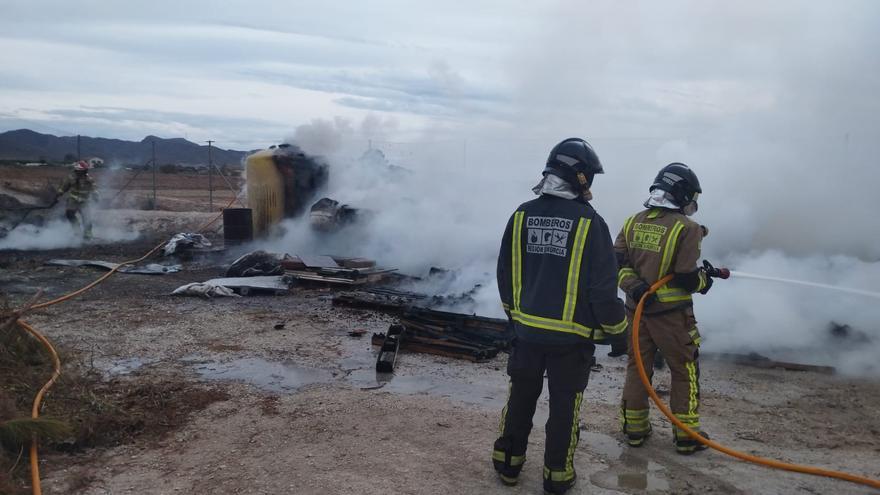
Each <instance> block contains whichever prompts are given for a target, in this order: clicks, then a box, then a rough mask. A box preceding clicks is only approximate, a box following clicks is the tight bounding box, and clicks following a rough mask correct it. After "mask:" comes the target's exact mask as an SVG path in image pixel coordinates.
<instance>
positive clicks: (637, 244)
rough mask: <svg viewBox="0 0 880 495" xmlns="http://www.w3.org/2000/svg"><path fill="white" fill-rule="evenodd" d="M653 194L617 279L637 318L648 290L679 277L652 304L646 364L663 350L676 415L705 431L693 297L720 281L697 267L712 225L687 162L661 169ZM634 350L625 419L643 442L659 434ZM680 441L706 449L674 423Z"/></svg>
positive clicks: (628, 239) (631, 223) (633, 226)
mask: <svg viewBox="0 0 880 495" xmlns="http://www.w3.org/2000/svg"><path fill="white" fill-rule="evenodd" d="M650 191H651V197H650V198H648V200H647V201H646V202H645V208H647V209H646V210H644V211H641V212H639V213H636V214H635V215H633V216H631V217H629V218H628V219H627V220H626V222H625V223H624V225H623V229H621V231H620V234H618V236H617V240H616V242H615V243H614V251H615V254H616V256H617V262H618V264H619V266H620V271H619V273H618V278H617V284H618V286H619V287H620V288H621V289H622V290H623V292H625V293H626V295H627V299H626V306H627V313H628V316H629V321H630V322H632V320H633V318H632V315H633V312H634V311H635V306H636V304H637V303H638V301H639V300H640V299H641V297H642V295H644V294H645V292H646V291H647V290H648V288H649V287H650V286H651V285H652V284H654V283H655V282H656V281H657V280H659V279H661V278H663V277H664V276H666V275H668V274H674V276H675V278H674V279H673V280H672V281H671V282H669V283H668V284H666V285H664V286H663V287H661V288H660V289H659V290H658V291H657V292H656V293H655V294H652V295H651V296H650V299H648V300H646V301H645V310H644V316H643V317H642V321H641V324H640V326H639V329H640V331H639V347H640V351H641V355H642V362H644V363H653V362H654V355H655V353H656V352H657V350H658V349H659V350H660V351H661V352H662V353H663V356H664V357H665V358H666V361H667V363H668V364H669V370H670V372H671V374H672V385H671V392H670V400H669V402H670V407H671V409H672V412H673V413H674V414H675V416H676V417H677V418H678V419H680V420H681V421H682V422H683V423H684V424H686V425H687V426H689V427H691V428H692V429H694V430H698V431H699V430H700V415H699V406H700V385H699V378H700V368H699V364H698V362H697V358H698V354H699V345H700V333H699V331H698V330H697V321H696V319H695V318H694V310H693V302H692V299H691V294H693V293H695V292H700V293H702V294H705V293H706V292H707V291H708V290H709V288H710V287H711V286H712V279H711V278H710V277H708V276H707V274H706V271H705V270H704V269H702V268H698V267H697V262H698V260H699V257H700V244H701V241H702V239H703V237H704V236H705V235H706V233H707V230H706V229H705V228H704V227H702V226H701V225H699V224H698V223H696V222H694V221H693V220H691V219H690V218H688V217H689V216H690V215H692V214H693V213H695V212H696V211H697V196H699V193H700V192H702V190H701V189H700V183H699V181H698V180H697V176H696V175H695V174H694V173H693V171H692V170H691V169H690V168H688V167H687V165H684V164H682V163H671V164H669V165H667V166H665V167H663V169H661V170H660V173H659V174H658V175H657V178H656V179H655V180H654V184H653V185H652V186H651V188H650ZM628 355H629V363H628V365H627V372H626V384H625V385H624V388H623V400H622V404H621V411H620V420H621V427H622V429H623V433H624V434H625V435H626V439H627V443H628V444H629V445H630V446H633V447H639V446H641V445H642V444H643V443H644V442H645V439H646V438H647V437H648V435H650V434H651V423H650V420H649V418H648V394H647V392H646V391H645V388H644V386H643V385H642V382H641V380H640V379H639V375H638V371H637V369H636V363H635V360H634V359H633V349H632V346H630V348H629V350H628ZM646 371H647V373H648V376H651V375H652V373H653V369H646ZM701 434H703V436H706V437H708V435H705V434H704V433H701ZM674 441H675V448H676V451H677V452H678V453H680V454H692V453H693V452H695V451H697V450H702V449H703V448H705V447H703V446H702V444H700V443H699V442H697V441H695V440H693V439H691V438H689V437H688V435H687V434H686V433H685V432H684V431H679V429H678V428H674Z"/></svg>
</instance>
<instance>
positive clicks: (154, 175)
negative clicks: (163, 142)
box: [150, 140, 157, 210]
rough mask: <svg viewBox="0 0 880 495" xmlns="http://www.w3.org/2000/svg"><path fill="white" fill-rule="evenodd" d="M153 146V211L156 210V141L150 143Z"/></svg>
mask: <svg viewBox="0 0 880 495" xmlns="http://www.w3.org/2000/svg"><path fill="white" fill-rule="evenodd" d="M150 144H152V145H153V209H154V210H155V209H156V206H157V203H156V141H155V140H153V141H151V142H150Z"/></svg>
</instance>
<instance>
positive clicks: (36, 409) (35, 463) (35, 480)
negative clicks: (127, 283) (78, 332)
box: [17, 195, 238, 495]
mask: <svg viewBox="0 0 880 495" xmlns="http://www.w3.org/2000/svg"><path fill="white" fill-rule="evenodd" d="M237 199H238V195H236V196H235V197H234V198H232V200H231V201H230V202H229V203H228V204H227V205H226V206H224V207H223V209H221V210H220V213H218V214H217V216H215V217H214V218H212V219H211V220H210V221H209V222H207V223H205V224H204V225H202V226H201V227H199V228H198V229H197V231H198V232H201V231H203V230H205V229H207V228H208V227H210V226H211V225H213V224H214V222H216V221H217V220H219V219H220V217H222V216H223V210H225V209H227V208H229V207H230V206H232V203H234V202H235V201H236V200H237ZM164 245H165V241H162V242H160V243H159V244H157V245H156V247H154V248H153V249H150V250H149V251H148V252H147V254H145V255H143V256H141V257H140V258H138V259H135V260H129V261H123V262H122V263H120V264H119V265H118V266H117V267H115V268H113V269H112V270H110V271H109V272H107V273H105V274H104V275H102V276H100V277H98V278H97V279H96V280H95V281H94V282H92V283H90V284H88V285H86V286H85V287H83V288H81V289H78V290H75V291H73V292H71V293H69V294H65V295H63V296H61V297H58V298H56V299H52V300H50V301H46V302H42V303H40V304H35V305H33V306H31V308H30V309H41V308H46V307H48V306H52V305H55V304H59V303H62V302H64V301H67V300H69V299H73V298H74V297H76V296H78V295H80V294H82V293H84V292H86V291H88V290H89V289H91V288H93V287H95V286H96V285H98V284H100V283H101V282H103V281H105V280H107V279H108V278H110V276H112V275H113V274H114V273H116V272H117V271H118V270H119V269H120V268H121V267H122V266H124V265H129V264H134V263H140V262H141V261H143V260H145V259H147V258H149V257H150V256H151V255H152V254H153V253H155V252H156V251H158V250H159V249H161V248H162V246H164ZM17 323H18V326H20V327H21V328H23V329H24V330H25V331H27V332H28V333H29V334H31V335H33V336H34V338H36V339H37V340H39V341H40V343H42V344H43V347H45V348H46V350H47V351H48V353H49V355H50V356H51V357H52V366H53V372H52V377H51V378H50V379H49V381H47V382H46V383H45V384H44V385H43V387H42V388H41V389H40V391H39V392H37V395H36V397H34V404H33V407H32V408H31V418H33V419H37V418H38V417H39V416H40V405H41V403H42V401H43V396H45V395H46V392H48V391H49V388H50V387H51V386H52V385H53V384H54V383H55V381H56V380H58V377H59V376H61V360H60V359H59V358H58V353H57V352H55V348H54V347H53V346H52V343H51V342H49V339H47V338H46V337H44V336H43V335H42V334H40V332H38V331H37V330H36V329H35V328H34V327H32V326H31V325H30V324H28V323H27V322H26V321H24V320H18V322H17ZM37 454H38V453H37V439H36V437H35V438H34V439H33V440H31V448H30V466H31V490H32V493H33V495H42V493H43V489H42V486H41V484H40V464H39V458H38V455H37Z"/></svg>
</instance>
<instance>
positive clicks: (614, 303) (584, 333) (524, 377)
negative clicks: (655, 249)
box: [492, 138, 627, 494]
mask: <svg viewBox="0 0 880 495" xmlns="http://www.w3.org/2000/svg"><path fill="white" fill-rule="evenodd" d="M601 173H603V169H602V164H601V163H600V161H599V158H598V156H596V153H595V152H594V151H593V149H592V147H590V145H589V144H588V143H587V142H586V141H584V140H582V139H577V138H570V139H566V140H564V141H562V142H561V143H559V144H558V145H556V146H555V147H554V148H553V150H551V152H550V157H549V158H548V159H547V166H546V168H545V169H544V172H543V175H544V177H543V179H542V180H541V182H540V183H539V184H538V185H537V186H535V188H534V189H533V191H534V192H535V193H536V194H538V195H539V197H538V198H537V199H534V200H532V201H529V202H526V203H523V204H522V205H520V206H519V208H517V209H516V211H515V212H514V213H513V215H512V216H511V218H510V220H509V221H508V223H507V228H506V229H505V231H504V237H503V239H502V242H501V251H500V253H499V256H498V288H499V292H500V295H501V301H502V304H503V305H504V310H505V312H506V313H507V315H508V317H509V319H510V321H511V324H512V326H513V328H514V332H515V340H514V346H513V349H512V351H511V354H510V358H509V360H508V366H507V373H508V375H510V396H509V398H508V401H507V405H506V406H505V407H504V410H503V411H502V417H501V433H500V437H499V438H498V440H497V441H496V442H495V446H494V451H493V455H492V459H493V464H494V466H495V470H496V471H497V472H498V474H499V476H500V478H501V481H502V482H504V483H505V484H508V485H513V484H515V483H516V481H517V477H518V475H519V473H520V470H521V469H522V467H523V464H524V463H525V454H526V446H527V444H528V436H529V432H530V431H531V428H532V416H533V415H534V413H535V406H536V402H537V400H538V397H539V396H540V394H541V390H542V387H543V383H544V374H545V372H546V374H547V378H548V388H549V391H550V417H549V419H548V420H547V427H546V431H547V441H546V446H545V452H544V490H545V491H546V492H548V493H554V494H555V493H565V492H566V491H567V490H568V489H569V488H570V487H571V486H572V485H573V484H574V482H575V479H576V474H575V470H574V451H575V448H576V447H577V443H578V437H579V428H578V416H579V413H580V407H581V402H582V400H583V392H584V389H585V388H586V386H587V380H588V377H589V372H590V364H591V362H592V359H593V352H594V351H595V347H594V344H595V343H600V342H601V343H607V342H608V340H611V339H615V338H625V337H624V336H625V330H626V325H627V320H626V315H625V311H624V306H623V302H622V301H621V300H620V299H619V298H618V297H617V270H618V267H617V261H616V259H615V255H614V249H613V245H612V241H611V235H610V233H609V231H608V226H607V225H606V224H605V221H604V220H603V219H602V217H601V216H599V214H598V213H596V210H594V209H593V207H592V206H591V205H590V203H589V200H590V199H591V198H592V194H591V192H590V186H591V185H592V182H593V177H594V176H595V174H601Z"/></svg>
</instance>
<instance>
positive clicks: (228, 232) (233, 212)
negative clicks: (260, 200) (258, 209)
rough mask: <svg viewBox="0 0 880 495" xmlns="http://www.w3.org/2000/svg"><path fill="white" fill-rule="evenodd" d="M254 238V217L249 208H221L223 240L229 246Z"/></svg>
mask: <svg viewBox="0 0 880 495" xmlns="http://www.w3.org/2000/svg"><path fill="white" fill-rule="evenodd" d="M252 240H254V218H253V211H252V210H251V209H250V208H227V209H225V210H223V241H224V243H225V244H226V245H227V246H229V245H233V244H243V243H245V242H250V241H252Z"/></svg>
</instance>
